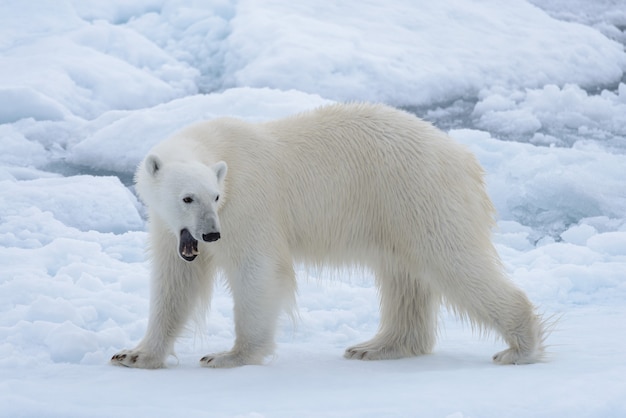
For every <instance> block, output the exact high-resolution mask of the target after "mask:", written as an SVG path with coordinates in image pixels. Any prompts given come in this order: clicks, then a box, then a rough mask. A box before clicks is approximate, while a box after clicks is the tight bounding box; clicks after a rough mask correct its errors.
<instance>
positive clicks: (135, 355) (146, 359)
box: [111, 349, 164, 369]
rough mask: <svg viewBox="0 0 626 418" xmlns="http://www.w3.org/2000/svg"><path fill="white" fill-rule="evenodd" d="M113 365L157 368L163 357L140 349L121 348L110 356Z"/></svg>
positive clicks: (161, 365)
mask: <svg viewBox="0 0 626 418" xmlns="http://www.w3.org/2000/svg"><path fill="white" fill-rule="evenodd" d="M111 364H113V365H114V366H124V367H135V368H138V369H159V368H161V367H163V365H164V364H163V359H161V358H159V357H157V356H155V355H153V354H150V353H147V352H145V351H142V350H137V349H134V350H122V351H120V352H119V353H117V354H115V355H114V356H113V357H111Z"/></svg>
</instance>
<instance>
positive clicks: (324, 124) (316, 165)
mask: <svg viewBox="0 0 626 418" xmlns="http://www.w3.org/2000/svg"><path fill="white" fill-rule="evenodd" d="M482 174H483V173H482V169H481V167H480V166H479V164H478V163H477V161H476V159H475V158H474V156H473V155H472V154H471V153H470V152H469V151H468V150H467V149H466V148H464V147H463V146H461V145H459V144H457V143H456V142H454V141H453V140H452V139H450V138H449V137H448V136H447V135H446V134H445V133H443V132H441V131H439V130H438V129H436V128H434V127H433V126H432V125H430V124H429V123H427V122H424V121H422V120H420V119H418V118H417V117H415V116H413V115H410V114H408V113H405V112H403V111H400V110H397V109H394V108H391V107H387V106H385V105H374V104H361V103H358V104H334V105H329V106H326V107H321V108H318V109H316V110H313V111H309V112H305V113H302V114H298V115H295V116H291V117H288V118H285V119H281V120H277V121H270V122H264V123H247V122H244V121H241V120H237V119H233V118H220V119H217V120H213V121H208V122H201V123H198V124H195V125H192V126H190V127H188V128H186V129H184V130H182V131H181V132H179V133H178V134H175V135H174V136H172V137H171V138H169V139H167V140H165V141H163V142H162V143H160V144H157V145H156V146H155V147H154V148H153V149H152V150H151V151H150V152H149V154H148V156H147V157H146V158H145V159H144V161H143V162H142V163H141V164H140V165H139V167H138V170H137V174H136V189H137V192H138V194H139V196H140V198H141V200H142V201H143V202H144V203H145V204H146V206H147V208H148V214H149V231H150V232H149V237H150V238H149V250H150V253H151V261H152V267H151V268H152V273H151V276H152V277H151V279H152V281H151V296H150V314H149V320H148V329H147V332H146V334H145V336H144V338H143V339H142V340H141V341H140V342H139V344H138V345H137V347H135V348H133V349H130V350H124V351H122V352H120V353H118V354H116V355H114V356H113V358H112V359H111V361H112V363H113V364H116V365H123V366H129V367H140V368H158V367H163V366H164V362H165V359H166V357H167V356H168V355H169V354H171V353H173V348H174V342H175V340H176V338H177V336H178V335H179V334H180V333H181V330H182V329H183V327H184V325H185V323H186V321H187V320H188V318H189V316H190V313H191V312H192V310H193V309H194V308H195V307H196V306H198V304H199V303H200V302H201V301H202V299H203V298H204V297H210V292H211V290H212V288H213V280H214V276H215V273H216V271H217V270H219V271H222V272H223V273H224V274H225V277H226V279H227V282H228V285H229V287H230V290H231V291H232V296H233V299H234V322H235V332H236V339H235V343H234V346H233V348H232V349H231V350H230V351H226V352H222V353H217V354H209V355H207V356H204V357H202V359H201V360H200V363H201V364H202V365H203V366H208V367H234V366H241V365H246V364H260V363H262V362H263V361H264V359H265V358H266V357H267V356H269V355H271V354H272V353H273V351H274V335H275V332H276V327H277V319H278V317H279V315H280V313H281V311H282V310H284V309H287V310H289V309H291V308H292V307H293V305H294V300H295V292H296V281H295V277H294V262H297V263H305V264H309V265H315V266H320V265H331V266H362V267H365V268H368V269H371V270H372V271H373V272H374V273H375V277H376V284H377V286H378V288H379V293H380V325H379V329H378V332H377V334H376V335H375V336H374V337H373V338H372V339H371V340H369V341H366V342H363V343H361V344H357V345H355V346H353V347H350V348H348V349H347V350H346V351H345V357H347V358H349V359H363V360H378V359H395V358H401V357H407V356H416V355H420V354H426V353H430V352H431V351H432V350H433V346H434V344H435V337H436V323H437V316H438V310H439V307H440V305H441V304H442V302H443V303H446V304H447V305H448V306H450V307H451V308H452V309H453V310H454V311H456V312H457V313H459V314H460V315H461V316H463V317H465V318H468V319H469V320H470V321H471V322H472V324H473V325H476V326H478V327H480V328H482V329H486V330H493V331H495V332H496V333H497V334H499V335H500V336H501V337H502V338H503V339H504V341H505V342H506V343H507V344H508V346H509V348H508V349H506V350H504V351H502V352H500V353H497V354H495V355H494V356H493V360H494V361H495V362H496V363H500V364H521V363H532V362H536V361H538V360H540V359H541V357H542V354H543V339H544V338H543V337H544V325H543V323H542V321H541V320H540V317H539V316H538V315H537V314H536V313H535V308H534V307H533V305H532V304H531V302H530V301H529V300H528V298H527V297H526V295H525V294H524V293H523V292H522V291H521V290H520V289H518V288H517V287H516V286H515V285H514V284H513V283H512V282H511V281H510V280H509V279H508V278H507V277H506V276H505V275H504V273H503V267H502V265H501V263H500V260H499V258H498V255H497V253H496V251H495V249H494V247H493V245H492V243H491V228H492V227H493V225H494V208H493V206H492V203H491V201H490V199H489V197H488V196H487V194H486V192H485V187H484V184H483V179H482Z"/></svg>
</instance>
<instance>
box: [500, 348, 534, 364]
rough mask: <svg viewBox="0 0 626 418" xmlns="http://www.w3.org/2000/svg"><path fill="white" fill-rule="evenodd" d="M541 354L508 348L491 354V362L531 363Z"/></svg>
mask: <svg viewBox="0 0 626 418" xmlns="http://www.w3.org/2000/svg"><path fill="white" fill-rule="evenodd" d="M540 358H541V355H540V354H539V355H538V354H536V353H532V352H531V353H528V352H523V351H521V350H519V349H515V348H509V349H507V350H504V351H500V352H499V353H496V354H494V355H493V362H494V363H496V364H531V363H536V362H537V361H539V360H540Z"/></svg>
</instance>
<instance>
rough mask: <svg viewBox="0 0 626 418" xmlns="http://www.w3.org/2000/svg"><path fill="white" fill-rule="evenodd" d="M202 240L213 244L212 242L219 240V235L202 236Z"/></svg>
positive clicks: (214, 233) (212, 233)
mask: <svg viewBox="0 0 626 418" xmlns="http://www.w3.org/2000/svg"><path fill="white" fill-rule="evenodd" d="M202 239H203V240H204V241H206V242H213V241H217V240H218V239H220V233H219V232H210V233H208V234H202Z"/></svg>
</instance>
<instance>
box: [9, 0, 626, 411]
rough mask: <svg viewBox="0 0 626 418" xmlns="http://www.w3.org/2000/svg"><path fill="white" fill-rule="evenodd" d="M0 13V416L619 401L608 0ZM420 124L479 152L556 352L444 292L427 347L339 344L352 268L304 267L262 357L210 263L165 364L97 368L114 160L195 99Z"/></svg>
mask: <svg viewBox="0 0 626 418" xmlns="http://www.w3.org/2000/svg"><path fill="white" fill-rule="evenodd" d="M2 10H3V13H1V14H0V52H1V53H0V150H1V151H2V152H0V416H2V417H41V416H50V417H84V416H93V417H99V416H101V417H108V416H119V417H137V416H155V417H160V416H163V417H171V416H185V417H195V416H198V417H200V416H202V417H204V416H219V417H222V416H223V417H226V416H240V417H255V418H256V417H264V416H267V417H293V416H303V417H306V416H310V417H313V416H315V417H318V416H337V417H339V416H341V417H346V416H353V417H362V416H372V417H374V416H419V417H450V418H463V417H502V416H510V417H528V416H533V417H555V416H568V417H600V416H601V417H623V416H626V400H625V399H624V393H626V378H625V377H624V376H626V354H625V350H624V347H626V337H624V335H626V305H625V303H624V301H625V300H626V180H625V179H626V78H625V76H624V74H625V70H626V53H625V52H624V43H625V42H626V36H625V35H624V33H625V32H624V28H626V2H625V1H624V0H598V1H593V2H589V1H584V0H532V1H530V2H528V1H523V0H507V1H506V2H501V1H495V0H485V1H481V2H466V1H460V0H446V1H442V2H432V4H426V3H424V2H422V4H420V5H419V6H417V5H416V3H415V2H413V1H409V0H392V1H388V2H385V3H384V4H382V3H381V4H380V5H379V4H376V2H355V1H347V2H341V3H340V4H330V3H329V4H324V5H322V4H321V3H319V2H313V1H308V0H307V1H301V2H289V1H285V0H273V1H271V0H268V1H263V2H255V1H250V0H248V1H246V0H241V1H238V2H230V1H225V0H211V1H205V2H197V1H190V0H171V1H167V0H141V1H133V2H125V1H121V0H115V1H109V2H98V1H91V0H89V1H84V0H82V1H78V0H64V1H58V2H49V1H45V0H39V1H37V0H35V1H29V2H19V1H7V2H4V4H3V7H2ZM359 100H367V101H375V102H385V103H389V104H391V105H394V106H398V107H402V108H405V109H408V110H410V111H413V112H415V113H416V114H418V115H420V116H422V117H424V118H425V119H428V120H430V121H432V122H433V123H434V124H436V125H437V126H439V127H440V128H442V129H444V130H446V131H448V132H449V134H450V135H451V136H452V137H453V138H455V139H456V140H458V141H460V142H461V143H463V144H465V145H467V146H468V147H469V148H470V149H471V150H472V151H473V152H474V153H475V154H476V155H477V157H478V158H479V160H480V162H481V163H482V165H483V166H484V168H485V170H486V180H487V185H488V189H489V193H490V195H491V197H492V199H493V201H494V203H495V205H496V207H497V209H498V212H499V222H498V229H497V230H496V231H494V241H495V242H496V246H497V249H498V251H499V252H500V255H501V257H502V259H503V261H504V263H505V266H506V268H507V270H508V272H509V274H510V276H511V279H512V280H513V281H515V282H516V283H517V284H518V285H519V286H520V287H521V288H523V289H524V290H525V291H526V292H527V293H528V295H529V296H530V298H531V299H532V300H533V301H534V302H535V303H536V304H537V305H538V306H539V309H540V311H541V312H543V313H544V315H546V316H547V317H551V316H552V317H558V318H560V319H559V321H558V323H557V325H556V327H555V330H554V332H553V333H552V335H551V336H550V338H549V340H548V344H549V345H550V347H549V350H550V356H549V358H548V361H547V362H545V363H541V364H535V365H529V366H511V367H502V366H496V365H493V364H492V363H491V361H490V358H491V355H492V354H493V353H495V352H496V351H499V350H501V349H502V348H503V343H502V342H501V341H498V340H495V339H494V338H493V337H492V336H489V335H488V336H480V335H477V334H475V333H472V330H471V327H469V326H468V325H465V324H463V323H462V322H459V321H458V320H457V319H456V318H455V317H454V316H453V315H451V314H450V313H448V312H446V311H442V313H441V321H440V323H441V332H440V337H439V342H438V344H437V346H436V348H435V351H434V353H433V354H432V355H429V356H424V357H420V358H413V359H404V360H397V361H386V362H357V361H347V360H344V359H343V358H342V357H341V355H342V353H343V350H344V349H345V347H347V346H349V345H351V344H354V343H358V342H360V341H362V340H366V339H368V338H369V337H371V336H372V335H373V334H374V333H375V332H376V329H377V325H378V322H377V321H378V306H377V299H376V289H375V287H374V285H373V280H372V278H371V277H370V275H369V273H368V272H361V271H358V270H355V271H352V270H347V271H339V272H336V271H321V272H315V271H308V270H305V269H300V270H298V279H299V288H300V290H299V295H298V304H299V311H300V312H299V313H300V318H299V320H298V321H297V323H296V324H295V325H293V324H292V323H291V322H290V321H289V320H287V319H286V318H285V319H284V321H283V323H282V324H281V328H280V333H279V336H278V348H277V352H276V356H275V357H274V358H272V359H270V360H269V361H268V364H267V365H265V366H247V367H242V368H238V369H233V370H208V369H202V368H200V367H198V364H197V361H198V359H199V358H200V357H202V356H203V355H205V354H206V353H209V352H214V351H221V350H226V349H228V348H229V347H230V345H231V344H232V342H233V336H234V331H233V324H232V301H231V298H230V296H229V295H228V292H227V291H226V289H225V288H224V287H223V286H221V285H220V286H218V288H217V290H216V294H215V297H214V300H213V304H212V308H211V311H210V313H209V315H208V318H207V326H206V327H205V329H203V330H202V332H198V331H197V330H196V329H194V327H193V326H192V324H190V328H189V330H188V332H186V333H185V336H184V337H183V338H181V340H180V341H179V343H178V344H177V347H176V348H177V354H178V355H177V357H176V358H174V357H172V358H171V359H170V360H169V367H168V368H167V369H163V370H157V371H143V370H130V369H123V368H117V367H111V366H110V365H108V360H109V358H110V357H111V355H112V354H114V353H115V352H117V351H118V350H120V349H122V348H127V347H131V346H133V345H134V344H136V343H137V342H138V341H139V339H140V338H141V337H142V336H143V333H144V331H145V328H146V324H147V313H148V293H149V287H148V270H149V268H148V264H147V263H146V261H145V255H144V247H145V243H146V239H147V234H146V232H145V216H144V209H143V207H142V205H141V203H140V202H138V200H137V199H136V197H135V195H134V193H133V187H132V175H133V172H134V168H135V166H136V164H137V163H138V162H139V161H140V159H141V158H142V157H143V156H144V154H145V153H146V151H147V150H148V149H149V148H150V147H151V146H152V145H154V144H155V143H157V142H158V141H160V140H162V139H164V138H165V137H167V136H168V135H169V134H171V133H173V132H174V131H176V130H178V129H180V128H181V127H183V126H185V125H188V124H190V123H192V122H194V121H197V120H201V119H206V118H212V117H216V116H221V115H229V116H236V117H241V118H244V119H247V120H252V121H261V120H267V119H272V118H277V117H282V116H285V115H288V114H291V113H294V112H298V111H303V110H307V109H311V108H314V107H317V106H320V105H323V104H326V103H331V102H333V101H359Z"/></svg>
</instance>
